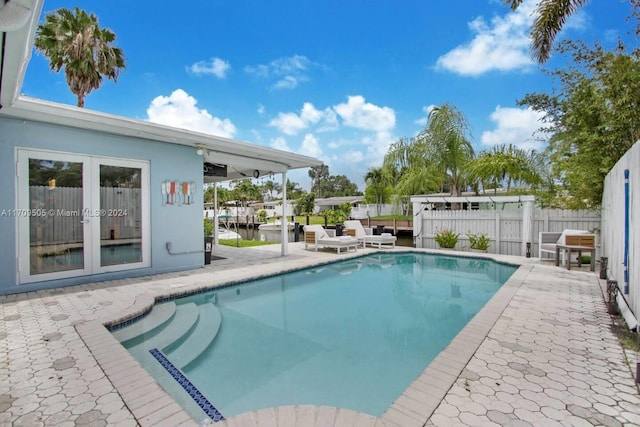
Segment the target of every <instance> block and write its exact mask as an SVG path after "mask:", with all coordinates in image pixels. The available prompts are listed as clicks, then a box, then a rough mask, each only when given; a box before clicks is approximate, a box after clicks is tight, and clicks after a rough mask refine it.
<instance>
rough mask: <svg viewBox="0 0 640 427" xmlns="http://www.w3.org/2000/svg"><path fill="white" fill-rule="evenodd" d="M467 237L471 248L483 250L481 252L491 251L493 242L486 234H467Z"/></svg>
mask: <svg viewBox="0 0 640 427" xmlns="http://www.w3.org/2000/svg"><path fill="white" fill-rule="evenodd" d="M467 236H468V237H469V246H470V247H471V249H477V250H481V251H486V250H487V249H489V246H490V245H491V240H490V239H489V236H487V235H486V234H484V233H477V234H476V233H471V232H469V233H467Z"/></svg>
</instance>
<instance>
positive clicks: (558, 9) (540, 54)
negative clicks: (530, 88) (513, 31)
mask: <svg viewBox="0 0 640 427" xmlns="http://www.w3.org/2000/svg"><path fill="white" fill-rule="evenodd" d="M523 1H524V0H504V2H505V3H506V4H508V5H509V6H510V7H511V10H516V9H517V8H518V6H520V5H521V4H522V3H523ZM588 2H589V0H540V2H539V3H538V6H537V7H536V19H535V21H534V22H533V27H532V28H531V51H532V56H533V58H534V59H535V60H536V61H537V62H538V63H539V64H542V63H544V62H547V60H548V59H549V56H550V55H551V50H552V49H553V41H554V40H555V38H556V36H557V35H558V33H559V32H560V30H562V26H563V25H564V23H565V22H566V20H567V18H569V17H570V16H571V15H573V14H574V13H575V12H576V11H577V10H578V9H580V8H581V7H582V6H584V5H585V4H587V3H588Z"/></svg>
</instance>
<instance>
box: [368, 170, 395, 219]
mask: <svg viewBox="0 0 640 427" xmlns="http://www.w3.org/2000/svg"><path fill="white" fill-rule="evenodd" d="M364 182H365V183H366V184H367V188H366V189H365V194H366V193H367V191H366V190H369V191H370V192H371V193H372V194H373V196H374V198H375V204H376V214H377V215H380V207H381V205H382V204H384V203H385V202H386V200H385V198H386V197H388V191H387V188H388V183H389V180H388V179H387V177H386V175H385V169H384V168H381V167H380V168H370V169H369V171H368V172H367V174H366V175H365V176H364Z"/></svg>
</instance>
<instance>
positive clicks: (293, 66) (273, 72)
mask: <svg viewBox="0 0 640 427" xmlns="http://www.w3.org/2000/svg"><path fill="white" fill-rule="evenodd" d="M311 65H312V64H311V61H310V60H309V59H308V58H307V57H306V56H303V55H294V56H290V57H284V58H278V59H275V60H273V61H271V62H270V63H268V64H259V65H256V66H247V67H245V69H244V70H245V72H246V73H248V74H253V75H255V76H256V77H260V78H263V79H270V80H275V83H274V84H273V85H272V87H273V88H274V89H295V88H296V87H297V86H298V85H299V84H300V83H302V82H306V81H308V80H309V77H308V75H307V73H308V71H309V67H310V66H311Z"/></svg>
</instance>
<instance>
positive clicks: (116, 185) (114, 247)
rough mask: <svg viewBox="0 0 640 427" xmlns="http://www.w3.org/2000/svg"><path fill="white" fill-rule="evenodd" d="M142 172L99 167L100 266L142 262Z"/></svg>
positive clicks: (116, 167) (122, 167)
mask: <svg viewBox="0 0 640 427" xmlns="http://www.w3.org/2000/svg"><path fill="white" fill-rule="evenodd" d="M141 181H142V169H141V168H136V167H124V166H111V165H105V164H101V165H100V266H101V267H105V266H110V265H119V264H130V263H140V262H142V188H141Z"/></svg>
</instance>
